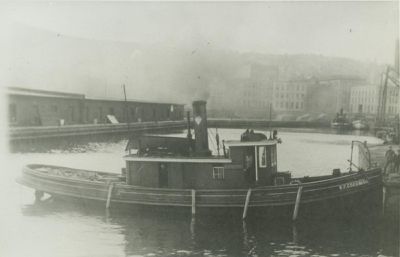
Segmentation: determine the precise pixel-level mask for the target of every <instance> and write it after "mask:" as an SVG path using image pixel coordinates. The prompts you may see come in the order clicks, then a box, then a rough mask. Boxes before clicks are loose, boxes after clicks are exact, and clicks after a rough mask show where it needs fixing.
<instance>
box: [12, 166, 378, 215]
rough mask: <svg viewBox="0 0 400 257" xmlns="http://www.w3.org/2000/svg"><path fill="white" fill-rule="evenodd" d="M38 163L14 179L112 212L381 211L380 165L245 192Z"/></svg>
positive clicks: (263, 212)
mask: <svg viewBox="0 0 400 257" xmlns="http://www.w3.org/2000/svg"><path fill="white" fill-rule="evenodd" d="M38 167H43V166H42V165H29V166H27V167H25V168H24V171H23V175H22V177H21V178H20V179H19V180H18V182H19V183H21V184H23V185H25V186H28V187H31V188H33V189H35V190H37V191H42V192H45V193H48V194H50V195H53V196H55V197H56V198H60V199H64V200H73V201H79V202H81V203H84V204H93V205H96V206H99V207H101V208H104V207H105V206H106V204H107V201H108V202H109V207H110V209H111V210H112V211H114V210H123V209H127V210H129V209H131V208H134V209H138V208H140V209H147V210H159V211H174V212H175V211H178V212H187V213H191V212H192V210H193V208H194V209H195V212H196V215H202V214H213V215H214V214H215V215H217V214H221V215H236V214H237V215H242V214H243V213H244V209H245V204H246V199H247V198H248V201H247V205H248V211H247V213H248V216H253V215H255V216H258V215H261V216H282V217H286V216H287V217H291V216H293V212H294V209H295V205H296V202H298V214H299V217H302V216H303V217H313V218H315V217H317V216H319V217H321V218H327V217H340V216H342V215H345V216H349V215H357V213H359V214H362V215H366V214H369V213H371V211H374V210H377V211H379V210H381V200H382V196H381V194H382V177H381V170H380V169H372V170H369V171H365V172H359V173H351V174H346V175H342V176H340V177H335V178H331V179H325V180H320V181H314V182H308V183H301V184H292V185H282V186H269V187H259V188H253V189H251V190H250V192H249V190H247V189H232V190H190V189H189V190H188V189H159V188H143V187H135V186H129V185H126V184H125V183H124V182H122V181H120V180H119V178H118V177H117V176H116V175H111V174H110V176H109V177H107V178H106V179H104V181H99V180H96V181H90V180H88V179H77V178H69V177H65V176H62V175H49V174H43V173H42V172H40V171H38ZM47 167H49V166H47ZM54 168H56V167H54ZM72 171H73V170H72ZM81 172H82V171H81ZM102 174H105V173H102ZM106 175H107V174H106ZM300 187H301V188H302V189H301V190H299V188H300ZM299 192H300V195H299ZM193 200H194V201H193Z"/></svg>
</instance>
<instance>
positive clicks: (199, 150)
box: [193, 101, 211, 156]
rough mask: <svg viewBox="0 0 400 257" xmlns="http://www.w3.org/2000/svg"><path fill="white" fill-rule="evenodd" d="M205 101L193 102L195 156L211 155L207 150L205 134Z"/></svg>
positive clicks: (206, 135)
mask: <svg viewBox="0 0 400 257" xmlns="http://www.w3.org/2000/svg"><path fill="white" fill-rule="evenodd" d="M206 105H207V102H206V101H194V102H193V121H194V122H193V124H194V136H195V152H196V155H200V156H209V155H211V151H210V149H208V133H207V110H206Z"/></svg>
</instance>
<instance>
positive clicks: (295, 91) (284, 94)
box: [273, 80, 314, 113]
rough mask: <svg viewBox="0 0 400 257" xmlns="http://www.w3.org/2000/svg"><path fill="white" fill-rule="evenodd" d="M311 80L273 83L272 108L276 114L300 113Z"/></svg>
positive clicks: (303, 109) (304, 103) (304, 104)
mask: <svg viewBox="0 0 400 257" xmlns="http://www.w3.org/2000/svg"><path fill="white" fill-rule="evenodd" d="M313 83H314V81H313V80H288V81H277V82H275V83H274V92H273V108H274V111H276V112H277V113H302V112H305V110H306V98H307V91H308V88H309V86H310V85H311V84H313Z"/></svg>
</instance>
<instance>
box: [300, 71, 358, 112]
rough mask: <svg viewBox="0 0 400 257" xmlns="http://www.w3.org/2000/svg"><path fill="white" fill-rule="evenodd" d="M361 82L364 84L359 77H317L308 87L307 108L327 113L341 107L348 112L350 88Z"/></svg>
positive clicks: (311, 110)
mask: <svg viewBox="0 0 400 257" xmlns="http://www.w3.org/2000/svg"><path fill="white" fill-rule="evenodd" d="M362 84H365V80H364V79H360V78H347V77H337V78H330V79H319V80H318V81H317V82H316V83H315V84H313V85H312V86H311V87H310V88H309V91H308V92H309V94H308V96H307V100H306V101H307V110H308V111H309V112H317V113H324V114H329V115H332V114H335V113H337V112H339V111H340V110H341V109H343V111H344V112H350V93H351V88H352V87H355V86H358V85H362Z"/></svg>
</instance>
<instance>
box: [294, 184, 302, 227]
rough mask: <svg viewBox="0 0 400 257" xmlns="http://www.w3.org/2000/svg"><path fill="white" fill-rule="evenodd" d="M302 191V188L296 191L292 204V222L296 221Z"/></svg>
mask: <svg viewBox="0 0 400 257" xmlns="http://www.w3.org/2000/svg"><path fill="white" fill-rule="evenodd" d="M302 191H303V186H299V189H298V190H297V196H296V203H295V204H294V210H293V217H292V220H293V221H295V220H297V216H298V214H299V208H300V201H301V193H302Z"/></svg>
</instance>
